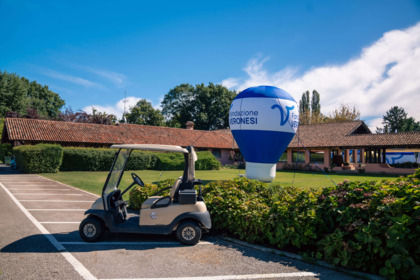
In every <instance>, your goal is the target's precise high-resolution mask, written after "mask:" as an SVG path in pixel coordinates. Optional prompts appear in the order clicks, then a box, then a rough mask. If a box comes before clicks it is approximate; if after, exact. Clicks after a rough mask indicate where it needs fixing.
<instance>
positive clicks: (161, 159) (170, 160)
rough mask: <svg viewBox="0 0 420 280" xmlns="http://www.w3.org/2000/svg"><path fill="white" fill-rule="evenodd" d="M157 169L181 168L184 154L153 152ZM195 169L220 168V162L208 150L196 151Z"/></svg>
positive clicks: (182, 167)
mask: <svg viewBox="0 0 420 280" xmlns="http://www.w3.org/2000/svg"><path fill="white" fill-rule="evenodd" d="M154 155H155V156H156V165H155V166H156V168H155V169H157V170H183V169H184V162H185V160H184V155H183V154H180V153H154ZM195 169H196V170H215V169H220V162H219V161H218V160H217V159H216V157H215V156H214V155H213V154H212V153H211V152H209V151H203V152H197V161H196V162H195Z"/></svg>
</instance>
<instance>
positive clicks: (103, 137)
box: [2, 118, 420, 149]
mask: <svg viewBox="0 0 420 280" xmlns="http://www.w3.org/2000/svg"><path fill="white" fill-rule="evenodd" d="M4 130H5V131H4V132H3V135H5V136H4V137H3V139H2V141H28V142H29V141H30V142H54V143H62V144H67V145H71V144H72V143H74V144H75V145H77V144H78V143H83V144H87V145H91V144H100V145H111V144H122V143H127V144H165V145H180V146H188V145H194V146H195V147H198V148H219V149H220V148H222V149H232V148H233V147H234V146H235V148H236V147H237V146H236V143H235V141H234V140H233V137H232V134H231V133H230V130H228V129H226V130H214V131H203V130H188V129H182V128H170V127H159V126H146V125H134V124H118V125H100V124H86V123H72V122H58V121H49V120H35V119H18V118H6V120H5V125H4ZM359 133H367V134H359ZM298 137H299V138H300V140H301V142H300V143H299V144H298V141H297V138H298ZM302 145H303V146H305V147H307V148H362V147H387V148H399V147H401V148H411V147H412V148H420V132H410V133H397V134H371V133H370V131H369V129H368V128H367V127H366V125H365V124H364V122H362V121H353V122H343V123H325V124H315V125H301V126H299V130H298V133H297V134H296V135H295V137H294V138H293V140H292V142H291V143H290V144H289V148H298V147H302Z"/></svg>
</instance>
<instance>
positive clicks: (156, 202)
mask: <svg viewBox="0 0 420 280" xmlns="http://www.w3.org/2000/svg"><path fill="white" fill-rule="evenodd" d="M181 180H182V176H181V177H179V178H178V179H177V180H176V181H175V183H174V184H173V185H172V187H171V192H170V193H169V195H167V196H152V197H149V198H148V199H147V200H146V201H145V202H143V204H142V205H141V209H146V208H159V207H167V206H169V205H170V204H171V202H172V201H173V199H174V196H175V194H176V192H177V190H178V188H179V186H180V184H181Z"/></svg>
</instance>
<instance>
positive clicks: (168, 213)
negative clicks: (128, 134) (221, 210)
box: [79, 144, 211, 245]
mask: <svg viewBox="0 0 420 280" xmlns="http://www.w3.org/2000/svg"><path fill="white" fill-rule="evenodd" d="M111 148H113V149H118V152H116V154H115V158H114V163H113V164H112V167H111V171H110V172H109V174H108V177H107V179H106V182H105V185H104V187H103V189H102V196H101V197H100V198H99V199H97V200H96V201H95V202H94V203H93V205H92V207H91V208H90V209H89V210H87V211H86V212H85V215H88V216H87V218H85V219H84V220H83V221H82V222H81V223H80V227H79V234H80V237H81V238H82V239H83V240H85V241H87V242H95V241H98V240H99V239H100V238H101V237H102V235H103V233H104V231H105V230H106V229H108V230H109V231H111V232H115V233H143V234H163V235H168V234H171V233H173V232H176V236H177V238H178V240H179V241H180V242H181V243H183V244H186V245H195V244H197V243H198V241H199V240H200V238H201V234H202V231H207V230H209V229H210V228H211V220H210V214H209V212H208V211H207V207H206V204H205V203H204V200H203V198H202V196H201V181H200V180H196V179H195V177H194V176H195V161H196V160H197V155H196V153H195V151H194V147H193V146H188V147H187V148H186V149H184V148H182V147H180V146H169V145H151V144H150V145H149V144H123V145H112V146H111ZM133 150H146V151H159V152H178V153H183V154H184V159H185V165H184V173H183V175H182V176H181V177H179V178H178V179H177V180H176V181H175V183H174V184H173V186H172V187H169V188H166V189H171V190H170V194H169V195H168V196H158V194H159V193H161V192H162V191H164V190H165V189H164V190H161V191H159V192H158V193H155V194H154V195H153V196H151V197H149V198H148V199H147V200H146V201H145V202H144V203H143V204H142V206H141V209H140V213H138V212H137V213H135V214H133V213H130V214H128V213H127V208H126V207H127V202H126V201H124V200H123V195H124V194H125V193H126V192H128V191H129V190H130V189H131V188H132V187H133V186H135V185H139V186H140V187H144V183H143V181H142V180H141V179H140V177H139V176H138V175H137V174H135V173H131V176H132V178H133V183H132V184H131V185H129V186H128V187H127V188H126V189H125V190H123V191H121V190H120V189H119V185H120V182H121V178H122V176H123V174H124V168H125V166H126V164H127V160H128V158H129V157H130V154H131V152H132V151H133ZM195 185H198V186H199V193H198V195H197V191H196V190H195V189H194V186H195Z"/></svg>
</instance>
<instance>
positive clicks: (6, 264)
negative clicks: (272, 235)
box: [0, 172, 353, 280]
mask: <svg viewBox="0 0 420 280" xmlns="http://www.w3.org/2000/svg"><path fill="white" fill-rule="evenodd" d="M0 194H1V198H2V203H1V204H0V211H1V217H2V219H1V221H2V222H1V224H0V242H1V244H0V246H1V254H0V279H200V280H201V279H209V280H214V279H278V278H286V279H353V278H352V277H351V276H349V275H346V274H342V273H339V272H336V271H333V270H329V269H326V268H322V267H318V266H315V265H310V264H307V263H303V262H300V261H297V260H293V259H289V258H286V257H282V256H278V255H274V254H270V253H265V252H262V251H260V250H255V249H251V248H248V247H242V246H240V245H235V244H233V243H230V242H227V241H224V240H221V239H219V238H217V237H214V236H210V235H205V236H204V237H203V239H202V241H201V242H200V243H199V244H198V245H196V246H192V247H191V246H184V245H181V244H180V243H179V242H178V241H177V240H176V238H175V237H174V236H150V235H130V234H110V233H107V234H106V235H105V237H104V239H103V240H102V241H101V242H99V243H93V244H92V243H86V242H83V241H82V240H81V238H80V237H79V234H78V227H79V223H80V222H81V221H82V220H83V218H84V211H86V209H88V208H89V207H90V206H91V204H92V203H93V201H94V200H96V199H97V198H98V197H97V196H96V195H94V194H90V193H87V192H84V191H82V190H79V189H75V188H73V187H71V186H67V185H63V184H61V183H58V182H55V181H52V180H49V179H45V178H43V177H41V176H38V175H30V174H18V173H12V174H7V172H3V174H0Z"/></svg>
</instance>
